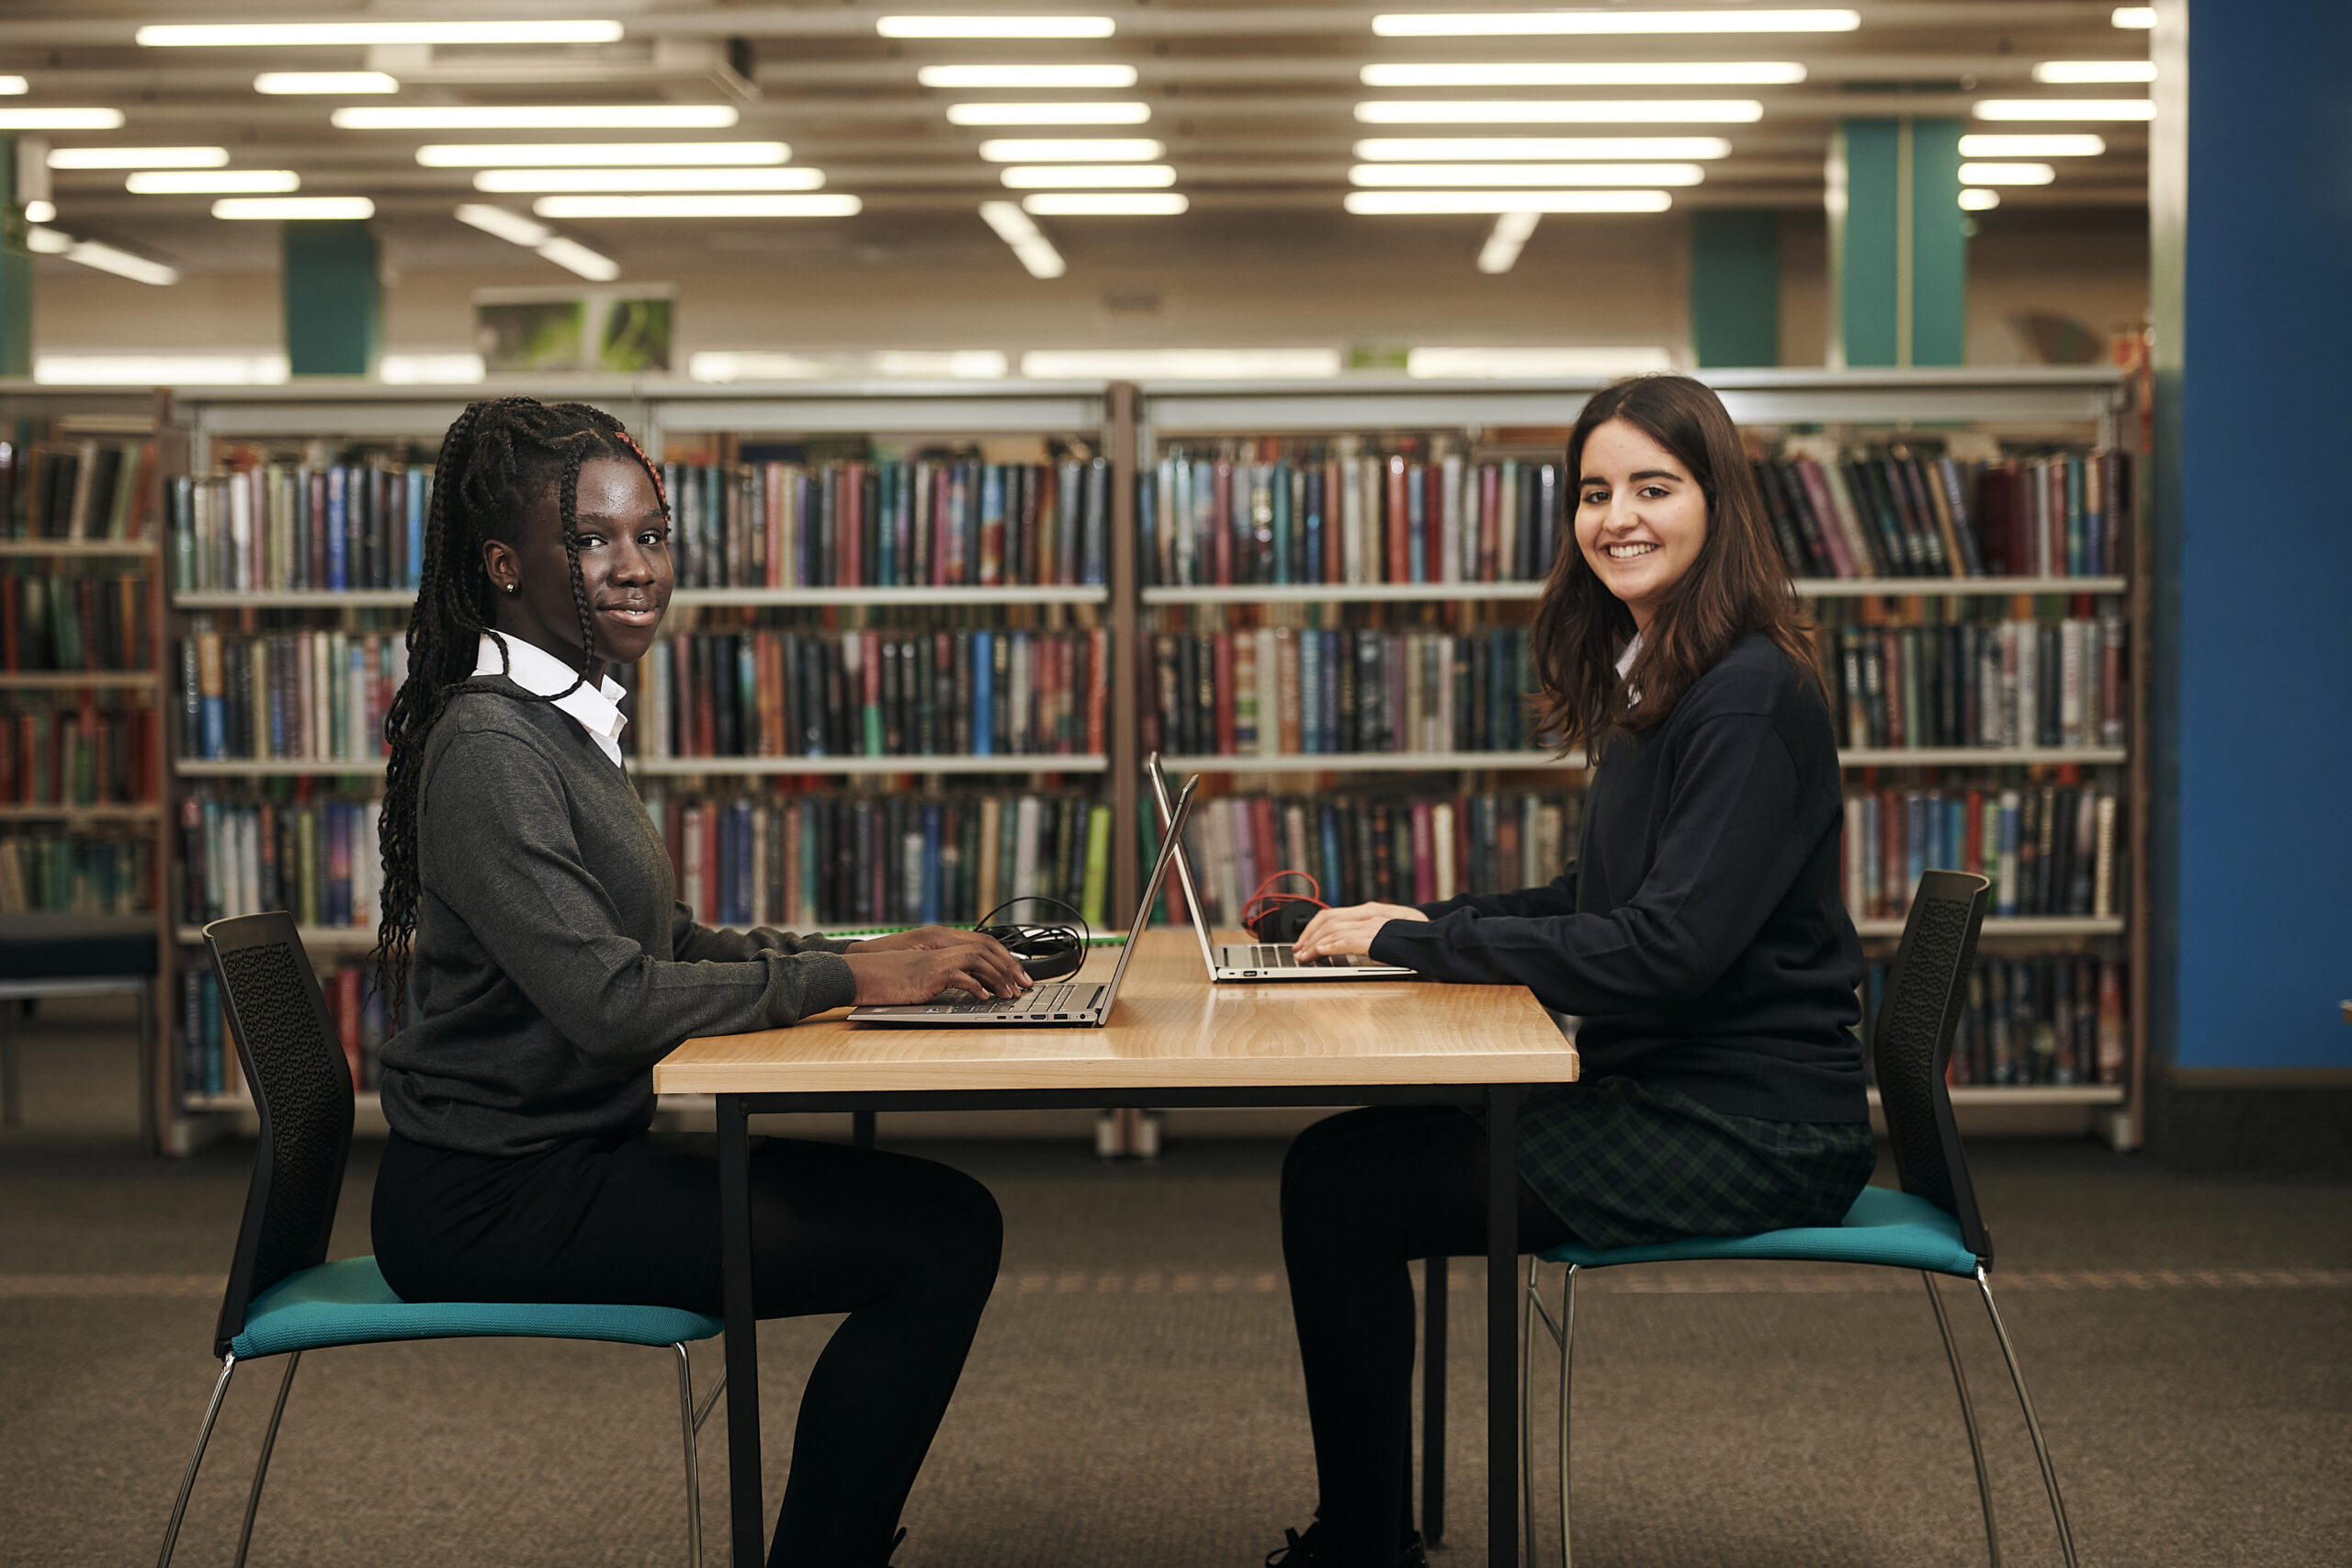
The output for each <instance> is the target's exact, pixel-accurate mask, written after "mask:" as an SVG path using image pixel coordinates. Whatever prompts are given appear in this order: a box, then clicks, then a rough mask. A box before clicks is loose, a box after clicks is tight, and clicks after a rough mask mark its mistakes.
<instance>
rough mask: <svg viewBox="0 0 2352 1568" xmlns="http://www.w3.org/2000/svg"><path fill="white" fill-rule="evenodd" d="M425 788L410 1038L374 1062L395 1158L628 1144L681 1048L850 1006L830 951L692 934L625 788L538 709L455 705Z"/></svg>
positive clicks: (651, 834)
mask: <svg viewBox="0 0 2352 1568" xmlns="http://www.w3.org/2000/svg"><path fill="white" fill-rule="evenodd" d="M493 683H495V682H493ZM417 871H418V880H419V882H420V883H421V884H422V887H423V896H422V897H421V898H420V899H419V902H418V908H417V916H416V945H415V956H414V964H413V972H412V979H411V982H410V989H411V995H412V997H413V1000H414V1002H415V1005H416V1009H417V1012H418V1015H419V1017H418V1021H415V1022H413V1023H411V1024H410V1025H409V1026H408V1027H407V1028H405V1029H403V1030H401V1032H399V1033H398V1034H396V1035H394V1036H393V1037H392V1038H391V1040H390V1041H389V1042H388V1043H386V1044H385V1047H384V1084H383V1103H384V1116H385V1119H386V1120H387V1121H388V1122H390V1123H391V1126H392V1130H393V1131H394V1132H397V1133H399V1134H401V1136H402V1137H405V1138H409V1139H412V1140H413V1141H415V1142H417V1143H420V1144H426V1145H431V1146H433V1147H435V1148H441V1149H454V1150H458V1151H459V1152H462V1153H466V1154H479V1155H520V1154H529V1153H533V1152H535V1151H537V1150H540V1149H545V1148H548V1147H551V1146H552V1145H555V1144H558V1143H560V1142H562V1141H564V1140H566V1139H571V1138H583V1137H610V1136H616V1135H624V1134H630V1133H635V1132H639V1131H641V1130H642V1129H643V1128H644V1127H645V1126H646V1125H647V1124H648V1123H650V1122H651V1120H652V1117H653V1073H652V1068H653V1064H654V1063H655V1062H657V1061H659V1060H660V1059H661V1058H662V1056H663V1055H666V1054H667V1053H668V1052H669V1051H670V1050H671V1049H672V1047H673V1046H675V1045H676V1044H677V1043H679V1042H680V1041H683V1040H686V1039H690V1038H692V1037H693V1036H695V1035H698V1034H733V1033H741V1032H745V1031H748V1030H754V1029H774V1028H777V1027H780V1026H782V1025H786V1024H791V1023H796V1022H797V1021H800V1020H801V1019H803V1018H805V1017H807V1016H809V1014H811V1013H817V1012H822V1011H824V1010H827V1009H828V1008H836V1007H842V1006H846V1005H847V1004H848V1003H849V1002H850V1001H851V1000H852V999H854V997H855V994H856V990H857V984H856V980H855V979H854V976H852V975H851V973H850V967H849V964H848V963H847V962H846V961H844V960H843V959H842V958H841V957H840V956H838V955H839V954H840V953H842V951H844V950H845V949H846V948H847V946H848V943H846V942H829V941H827V940H826V939H824V938H822V937H797V936H793V935H789V934H787V933H786V932H783V931H767V930H758V931H712V930H711V929H709V928H708V927H707V926H700V925H696V924H695V919H694V916H693V913H692V912H691V911H690V910H688V909H687V908H686V907H685V906H684V905H683V904H680V903H678V902H677V901H676V897H675V888H674V887H673V877H672V875H671V871H670V857H669V853H668V852H667V851H666V850H665V849H663V847H662V839H661V835H660V834H659V833H657V832H656V831H655V830H654V827H653V823H652V821H651V819H650V818H648V817H647V815H646V811H645V807H644V804H643V802H641V801H640V800H639V798H638V795H637V791H636V789H635V788H634V787H633V786H632V785H631V784H630V783H629V781H628V775H626V774H625V773H622V771H621V770H620V769H619V768H617V767H616V766H614V765H613V762H612V761H611V760H610V759H609V758H607V757H606V756H605V754H604V753H603V752H602V751H600V750H597V748H596V743H595V742H594V740H592V739H589V738H588V734H587V732H586V731H585V730H583V729H582V728H581V727H580V726H579V725H578V724H576V723H574V722H573V721H572V720H571V718H569V717H567V716H565V715H563V714H561V713H559V712H558V711H557V710H556V709H555V708H553V707H552V706H550V705H548V704H545V703H533V702H526V701H522V700H519V699H516V698H509V697H505V696H497V695H492V694H486V693H465V694H460V695H459V696H458V697H457V698H456V699H455V700H454V701H452V702H451V703H450V705H449V708H448V711H447V713H445V714H444V715H443V716H442V717H441V719H440V722H439V723H437V724H435V726H434V727H433V733H432V735H431V736H430V737H429V738H428V739H427V740H426V742H425V750H424V788H423V789H422V791H421V792H420V796H419V803H418V824H417Z"/></svg>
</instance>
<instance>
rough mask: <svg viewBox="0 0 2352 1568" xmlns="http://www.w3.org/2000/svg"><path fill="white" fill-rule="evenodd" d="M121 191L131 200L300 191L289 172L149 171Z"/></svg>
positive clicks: (133, 177)
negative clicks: (136, 197) (154, 197)
mask: <svg viewBox="0 0 2352 1568" xmlns="http://www.w3.org/2000/svg"><path fill="white" fill-rule="evenodd" d="M122 188H123V189H125V190H127V191H129V192H130V194H131V195H133V196H262V195H266V194H268V193H270V192H273V191H289V190H300V189H301V188H302V176H301V175H298V174H296V173H295V172H294V171H293V170H291V169H149V170H142V171H141V172H140V173H139V174H135V175H131V176H130V177H129V178H128V179H126V180H124V181H123V182H122Z"/></svg>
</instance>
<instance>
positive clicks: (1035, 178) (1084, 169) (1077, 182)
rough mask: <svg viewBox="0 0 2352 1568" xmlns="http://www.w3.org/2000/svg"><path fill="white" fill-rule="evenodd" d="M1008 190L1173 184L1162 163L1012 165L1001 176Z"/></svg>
mask: <svg viewBox="0 0 2352 1568" xmlns="http://www.w3.org/2000/svg"><path fill="white" fill-rule="evenodd" d="M1002 178H1003V180H1004V183H1005V186H1006V188H1008V189H1011V190H1072V189H1078V190H1086V189H1101V188H1106V187H1107V188H1111V189H1135V190H1143V189H1164V188H1165V187H1167V186H1172V185H1174V184H1175V183H1176V171H1175V170H1174V169H1171V168H1170V167H1169V166H1168V165H1167V164H1012V165H1010V166H1008V167H1007V168H1006V169H1005V170H1004V171H1003V175H1002Z"/></svg>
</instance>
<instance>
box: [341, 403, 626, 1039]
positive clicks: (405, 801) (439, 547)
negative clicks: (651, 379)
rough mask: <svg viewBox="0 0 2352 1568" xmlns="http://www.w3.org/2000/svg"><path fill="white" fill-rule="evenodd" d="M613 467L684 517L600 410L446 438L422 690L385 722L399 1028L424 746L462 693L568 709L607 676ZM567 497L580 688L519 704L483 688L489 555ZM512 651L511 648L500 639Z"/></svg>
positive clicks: (384, 991)
mask: <svg viewBox="0 0 2352 1568" xmlns="http://www.w3.org/2000/svg"><path fill="white" fill-rule="evenodd" d="M599 457H613V458H618V459H620V460H622V461H624V462H633V463H636V464H638V465H639V467H641V468H644V470H645V471H646V474H647V475H648V476H649V477H650V479H652V481H653V493H654V495H655V497H656V498H657V499H658V500H659V501H660V502H661V505H662V514H663V515H664V516H665V517H666V516H667V515H668V514H669V511H670V500H669V493H668V491H667V490H666V489H665V487H664V486H663V485H662V471H661V469H660V468H657V467H655V466H654V464H653V463H652V462H651V461H650V459H649V458H648V457H646V455H645V452H644V450H643V449H642V448H641V447H639V446H638V444H637V443H636V442H635V441H634V440H632V439H630V437H629V434H628V431H627V430H625V429H623V428H622V426H621V423H620V421H618V420H616V419H615V418H614V417H613V416H612V415H611V414H608V413H606V412H604V411H603V410H602V409H596V408H591V407H589V406H588V405H587V404H586V403H542V402H540V401H539V400H537V399H536V398H521V397H507V398H492V399H489V400H485V401H482V402H475V403H468V404H467V405H466V408H465V412H462V413H460V414H459V415H458V417H457V419H456V421H455V422H453V423H451V424H450V426H449V429H448V433H447V434H445V435H444V436H442V438H441V455H440V458H439V460H438V461H437V463H436V464H435V468H434V485H433V499H432V503H431V506H430V507H429V508H428V510H427V512H426V513H425V523H424V559H423V560H422V561H421V562H419V563H418V565H419V570H418V577H417V592H416V609H415V610H414V612H413V613H412V614H411V615H410V616H409V623H408V680H407V681H406V682H404V683H403V684H402V685H401V689H400V690H399V691H398V692H397V693H395V694H393V697H392V705H391V708H390V711H389V712H388V713H387V714H386V715H385V716H384V752H385V758H386V763H385V770H384V806H383V813H382V819H381V825H380V828H379V834H378V837H379V844H380V847H381V849H382V852H383V857H384V876H383V913H382V917H381V920H380V923H379V925H378V927H377V937H376V949H375V953H374V954H373V958H374V962H375V967H376V981H377V985H378V987H379V990H380V994H381V995H382V996H383V997H384V998H386V1000H385V1007H386V1010H387V1016H388V1017H390V1018H394V1019H397V1018H398V1017H399V1016H400V1013H401V1007H400V1003H401V998H402V997H403V996H404V995H405V992H406V989H407V986H408V974H409V958H410V953H411V949H412V946H413V942H414V940H415V936H416V906H417V899H418V897H419V895H420V891H421V889H420V887H419V885H418V866H417V809H418V807H419V806H420V804H421V803H422V798H423V785H424V776H423V774H424V746H425V741H426V739H427V738H428V737H429V736H431V734H432V733H433V727H434V725H435V723H436V722H437V721H438V720H439V719H440V717H441V715H442V713H443V712H444V711H445V710H446V709H447V707H448V705H449V701H450V699H451V698H453V697H455V696H457V695H458V694H459V693H461V692H492V693H495V694H498V695H500V696H503V697H507V698H509V699H519V700H522V701H528V702H543V703H547V702H557V701H560V700H561V699H562V698H563V697H566V696H569V695H571V693H572V692H575V691H577V690H579V689H580V688H581V687H582V686H583V685H585V684H587V683H588V673H587V672H588V671H591V670H594V668H595V665H596V631H595V622H594V617H593V616H592V615H591V613H590V611H589V608H588V590H587V585H586V583H585V582H584V581H582V578H581V575H580V535H579V527H578V523H579V513H578V504H579V497H580V468H581V465H582V464H583V463H586V462H591V461H594V460H595V459H596V458H599ZM549 483H552V484H553V485H554V487H555V493H556V508H557V516H558V518H559V519H560V531H561V534H562V537H563V554H564V558H565V560H566V561H567V562H568V563H569V564H570V566H571V600H572V604H573V605H574V606H575V607H576V608H577V609H578V610H579V612H580V645H581V650H580V657H579V659H578V660H575V661H574V662H575V664H576V666H577V671H576V672H575V674H574V675H573V677H572V683H571V686H570V687H568V688H567V689H566V690H564V691H562V692H560V693H557V694H553V695H549V696H539V695H537V694H529V693H518V692H517V691H516V689H515V687H513V686H512V685H498V686H492V685H488V684H485V683H484V682H479V681H476V680H475V679H473V670H474V663H475V660H476V659H477V658H478V657H479V654H480V649H481V635H482V633H484V632H486V631H488V630H490V629H491V625H492V620H493V619H494V617H495V611H494V610H493V608H492V600H493V598H494V596H495V594H496V592H497V590H496V588H495V586H494V585H493V584H492V582H491V581H490V572H489V570H488V569H487V568H485V567H484V566H483V564H482V546H483V544H484V543H486V542H487V541H489V540H492V539H504V540H506V541H508V542H510V543H511V542H513V540H512V536H513V533H514V531H515V529H516V528H517V527H518V526H519V525H520V523H521V519H522V516H523V513H524V512H525V511H526V509H527V507H528V506H529V503H530V501H531V499H532V497H533V496H535V495H538V494H543V493H545V488H546V487H547V486H548V484H549ZM499 649H500V652H501V655H502V656H503V654H504V652H505V642H504V639H503V638H501V639H500V641H499Z"/></svg>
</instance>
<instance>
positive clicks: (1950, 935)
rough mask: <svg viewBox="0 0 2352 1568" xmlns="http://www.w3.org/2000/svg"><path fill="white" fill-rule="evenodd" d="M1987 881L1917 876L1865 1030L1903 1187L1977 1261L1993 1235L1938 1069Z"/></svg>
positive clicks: (1946, 1058) (1988, 1250) (1960, 875)
mask: <svg viewBox="0 0 2352 1568" xmlns="http://www.w3.org/2000/svg"><path fill="white" fill-rule="evenodd" d="M1992 886H1993V885H1992V883H1991V882H1990V881H1988V880H1986V879H1985V878H1984V877H1982V876H1975V875H1972V874H1968V873H1965V872H1958V871H1931V872H1928V874H1925V875H1924V876H1922V877H1921V878H1920V879H1919V890H1918V892H1917V894H1916V895H1914V896H1913V897H1912V900H1911V915H1910V918H1909V919H1906V920H1905V921H1904V923H1903V944H1902V946H1901V947H1899V948H1897V949H1896V950H1895V954H1894V973H1893V974H1891V975H1890V976H1888V977H1887V983H1886V995H1885V998H1883V1000H1882V1001H1881V1002H1880V1004H1879V1010H1878V1022H1877V1025H1876V1027H1875V1028H1874V1030H1873V1031H1872V1033H1871V1065H1872V1066H1873V1067H1875V1069H1876V1070H1877V1074H1878V1096H1879V1104H1880V1106H1881V1107H1882V1108H1883V1110H1884V1111H1885V1113H1886V1136H1887V1141H1888V1142H1889V1143H1890V1144H1892V1145H1894V1170H1895V1175H1896V1176H1897V1178H1898V1179H1900V1180H1901V1182H1902V1185H1903V1190H1904V1191H1905V1192H1908V1193H1910V1194H1911V1195H1912V1196H1914V1197H1917V1198H1925V1199H1926V1200H1927V1201H1928V1202H1930V1203H1933V1204H1934V1205H1935V1206H1936V1207H1937V1208H1939V1209H1941V1210H1942V1211H1943V1212H1944V1213H1947V1214H1950V1215H1951V1217H1952V1218H1954V1219H1956V1220H1958V1221H1959V1222H1960V1239H1961V1242H1962V1245H1963V1246H1965V1247H1967V1248H1968V1249H1969V1250H1970V1251H1971V1252H1973V1253H1975V1254H1976V1256H1977V1257H1978V1258H1982V1259H1983V1260H1984V1261H1985V1262H1986V1263H1990V1262H1992V1260H1993V1237H1992V1235H1991V1233H1990V1232H1988V1231H1987V1230H1986V1229H1985V1222H1984V1220H1983V1218H1982V1217H1981V1216H1980V1215H1979V1214H1978V1213H1977V1209H1976V1190H1975V1189H1974V1188H1973V1186H1971V1185H1970V1184H1969V1180H1968V1161H1967V1157H1966V1156H1964V1155H1963V1154H1962V1152H1961V1146H1960V1129H1959V1127H1958V1125H1957V1124H1956V1123H1955V1122H1953V1121H1952V1114H1951V1090H1950V1089H1947V1088H1946V1087H1945V1085H1944V1068H1945V1066H1946V1064H1948V1063H1949V1062H1951V1042H1952V1033H1953V1031H1954V1030H1956V1029H1957V1028H1958V1027H1959V1024H1960V1016H1961V1010H1962V1006H1963V1005H1964V1003H1965V1001H1966V998H1967V994H1968V975H1969V971H1970V970H1971V969H1972V968H1973V967H1974V965H1975V963H1976V936H1977V932H1978V931H1979V930H1980V929H1981V928H1982V927H1983V926H1984V923H1985V904H1986V902H1987V900H1988V897H1989V895H1990V890H1991V888H1992Z"/></svg>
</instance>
